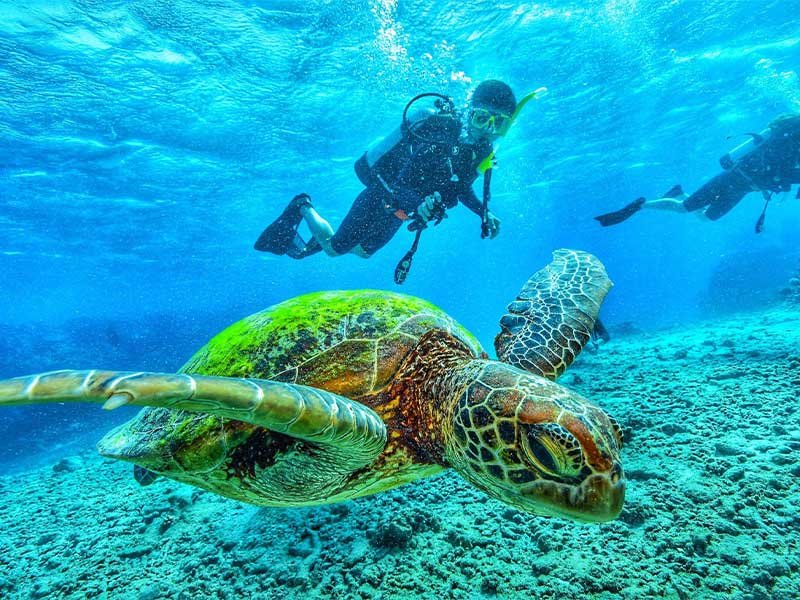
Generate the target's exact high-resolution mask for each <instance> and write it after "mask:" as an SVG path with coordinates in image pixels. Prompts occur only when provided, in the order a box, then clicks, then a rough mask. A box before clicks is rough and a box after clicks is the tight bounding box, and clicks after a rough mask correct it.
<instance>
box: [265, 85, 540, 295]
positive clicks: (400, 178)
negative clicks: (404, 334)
mask: <svg viewBox="0 0 800 600" xmlns="http://www.w3.org/2000/svg"><path fill="white" fill-rule="evenodd" d="M541 91H543V88H541V89H539V90H537V91H536V92H532V93H531V94H528V95H527V96H526V97H525V98H523V99H522V100H521V101H520V102H519V104H517V101H516V98H515V97H514V93H513V91H512V90H511V88H510V87H509V86H508V85H507V84H505V83H503V82H502V81H498V80H488V81H484V82H483V83H481V84H480V85H478V86H477V87H476V88H475V90H474V92H473V93H472V97H471V99H470V105H469V109H468V111H467V115H466V117H464V116H462V115H461V114H460V113H459V112H458V111H457V110H456V108H455V104H454V103H453V100H452V99H451V98H449V97H447V96H443V95H441V94H434V93H428V94H420V95H418V96H416V97H415V98H413V99H412V100H411V101H410V102H409V103H408V104H407V105H406V108H405V110H404V111H403V121H402V125H401V127H400V129H399V130H398V131H396V132H395V133H394V134H392V135H391V136H388V137H387V138H383V139H381V140H379V142H378V143H376V144H374V145H373V146H372V147H371V148H370V149H368V150H367V151H366V152H365V153H364V155H363V156H361V158H359V159H358V161H356V163H355V171H356V175H357V176H358V178H359V179H360V180H361V182H362V183H363V184H364V185H365V186H366V188H365V189H364V190H363V191H362V192H361V193H360V194H359V195H358V197H357V198H356V199H355V201H354V202H353V205H352V206H351V208H350V211H349V212H348V213H347V215H346V216H345V218H344V220H343V221H342V223H341V225H340V226H339V229H338V230H337V231H335V232H334V230H333V227H331V225H330V223H328V221H326V220H325V219H323V218H322V217H321V216H320V214H319V213H318V212H317V211H316V209H315V208H314V207H313V206H312V204H311V198H310V196H309V195H308V194H299V195H297V196H295V197H294V198H293V199H292V200H291V202H290V203H289V205H288V206H287V207H286V209H284V211H283V213H282V214H281V215H280V216H279V217H278V219H277V220H275V222H273V223H272V224H271V225H270V226H269V227H267V228H266V229H265V230H264V232H263V233H262V234H261V236H260V237H259V238H258V241H256V243H255V249H256V250H260V251H262V252H271V253H273V254H278V255H283V254H286V255H287V256H290V257H292V258H296V259H301V258H305V257H306V256H311V255H312V254H316V253H317V252H319V251H320V250H324V251H325V253H326V254H328V255H329V256H341V255H343V254H347V253H353V254H356V255H358V256H361V257H363V258H368V257H370V256H372V254H374V253H375V252H376V251H378V250H379V249H380V248H382V247H383V246H385V245H386V244H387V243H388V242H389V240H391V239H392V237H393V236H394V235H395V234H396V233H397V231H398V230H399V229H400V227H401V226H402V225H403V223H404V222H406V221H408V222H409V226H408V229H409V230H411V231H415V232H416V237H415V239H414V243H413V245H412V247H411V249H410V250H409V252H408V253H407V254H406V256H405V257H404V258H403V260H401V261H400V263H399V264H398V266H397V269H396V271H395V281H396V282H397V283H398V284H399V283H402V282H403V281H404V280H405V277H406V275H407V274H408V269H409V268H410V266H411V259H412V257H413V255H414V252H415V251H416V249H417V245H418V243H419V237H420V234H421V232H422V230H424V229H425V228H427V226H428V223H430V222H433V223H434V224H437V225H438V224H439V223H440V222H441V221H442V219H443V218H444V217H445V216H446V214H445V211H446V210H447V209H449V208H453V207H454V206H456V205H457V204H458V203H459V202H461V203H462V204H464V206H466V207H467V208H468V209H470V210H471V211H472V212H473V213H475V214H476V215H478V216H479V217H480V218H481V237H490V238H494V237H496V236H497V235H498V234H499V232H500V219H498V218H497V217H496V216H495V215H494V214H493V213H492V212H491V211H489V207H488V203H489V197H490V188H489V182H490V181H491V169H492V166H493V164H494V153H495V148H494V142H495V141H496V140H497V139H498V138H500V137H502V136H503V135H505V134H506V133H507V132H508V129H509V128H510V126H511V124H512V123H513V122H514V119H515V118H516V116H517V115H518V114H519V111H520V109H521V108H522V107H523V106H524V105H525V103H527V102H528V101H529V100H530V99H532V98H534V97H535V96H536V94H537V93H539V92H541ZM431 97H432V98H435V102H434V109H433V110H419V109H416V110H414V111H411V109H412V108H415V107H414V105H415V104H416V103H417V102H418V101H420V100H421V99H424V98H431ZM481 174H483V176H484V186H483V199H482V200H481V199H479V198H478V196H477V195H476V194H475V192H474V191H473V189H472V184H473V183H474V182H475V180H476V179H477V178H478V176H479V175H481ZM301 221H305V223H306V224H307V226H308V228H309V230H310V232H311V234H312V236H313V237H312V239H311V240H309V241H308V242H306V241H305V240H303V239H302V238H301V237H300V235H299V234H298V232H297V229H298V227H299V225H300V223H301Z"/></svg>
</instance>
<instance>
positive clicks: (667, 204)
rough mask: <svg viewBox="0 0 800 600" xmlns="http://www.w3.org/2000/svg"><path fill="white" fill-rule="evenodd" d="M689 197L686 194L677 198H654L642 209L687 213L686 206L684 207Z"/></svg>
mask: <svg viewBox="0 0 800 600" xmlns="http://www.w3.org/2000/svg"><path fill="white" fill-rule="evenodd" d="M688 197H689V196H687V195H686V194H684V195H682V196H678V197H676V198H653V199H652V200H647V201H646V202H645V203H644V204H643V205H642V209H648V210H650V209H652V210H666V211H670V212H680V213H685V212H687V210H686V206H685V205H684V200H686V199H687V198H688Z"/></svg>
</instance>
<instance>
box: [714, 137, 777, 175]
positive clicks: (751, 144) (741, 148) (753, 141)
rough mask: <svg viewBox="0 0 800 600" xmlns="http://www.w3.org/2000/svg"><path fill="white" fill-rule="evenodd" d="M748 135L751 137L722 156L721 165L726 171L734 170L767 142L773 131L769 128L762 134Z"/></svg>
mask: <svg viewBox="0 0 800 600" xmlns="http://www.w3.org/2000/svg"><path fill="white" fill-rule="evenodd" d="M746 135H748V136H750V137H749V138H748V139H746V140H745V141H744V142H742V143H741V144H739V145H738V146H736V147H735V148H733V149H732V150H730V151H729V152H726V153H725V154H723V155H722V156H720V158H719V164H720V166H721V167H722V168H723V169H725V170H726V171H730V170H731V169H733V168H734V167H735V166H736V163H738V162H739V161H740V160H741V159H742V158H744V157H745V156H746V155H747V154H749V153H750V152H752V151H753V150H755V149H756V148H758V147H759V146H760V145H761V144H763V143H764V142H765V141H767V140H768V139H769V137H770V136H771V135H772V129H770V128H769V127H767V128H766V129H764V130H763V131H762V132H761V133H748V134H746Z"/></svg>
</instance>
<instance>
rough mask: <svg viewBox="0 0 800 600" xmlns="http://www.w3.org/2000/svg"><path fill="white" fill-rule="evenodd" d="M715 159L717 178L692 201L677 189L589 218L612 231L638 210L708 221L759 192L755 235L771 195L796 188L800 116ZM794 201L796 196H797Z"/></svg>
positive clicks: (776, 122)
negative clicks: (694, 215) (760, 206)
mask: <svg viewBox="0 0 800 600" xmlns="http://www.w3.org/2000/svg"><path fill="white" fill-rule="evenodd" d="M750 136H751V139H750V140H748V141H747V142H745V143H744V144H742V145H741V146H739V147H737V148H735V149H734V150H732V151H731V152H730V153H728V154H726V155H725V156H723V157H722V158H721V159H720V164H721V165H722V167H723V169H724V170H723V171H722V173H720V174H718V175H716V176H714V177H713V178H712V179H710V180H709V181H708V182H707V183H705V184H704V185H703V186H702V187H700V189H698V190H697V191H696V192H694V193H693V194H692V195H690V196H687V195H686V194H685V193H684V192H683V190H682V189H681V186H680V185H677V186H674V187H673V188H672V189H671V190H670V191H668V192H667V193H666V194H665V195H664V197H663V198H657V199H654V200H646V199H645V198H638V199H637V200H634V201H633V202H631V203H630V204H628V205H627V206H625V207H624V208H622V209H620V210H617V211H614V212H610V213H607V214H604V215H600V216H598V217H595V219H596V220H597V221H599V222H600V224H601V225H602V226H603V227H608V226H610V225H617V224H618V223H622V222H623V221H625V220H626V219H628V218H630V217H632V216H633V215H634V214H636V213H637V212H639V211H640V210H642V209H657V210H670V211H675V212H695V211H699V210H700V209H705V210H704V211H703V212H702V213H700V212H698V213H697V214H699V215H701V216H704V217H706V218H708V219H710V220H712V221H716V220H717V219H719V218H721V217H723V216H725V215H726V214H727V213H728V212H729V211H730V210H731V209H733V207H734V206H736V205H737V204H738V203H739V201H740V200H741V199H742V198H744V197H745V196H746V195H747V194H748V193H750V192H754V191H759V192H761V193H762V194H763V196H764V198H765V200H766V202H765V204H764V210H763V211H762V213H761V215H760V217H759V219H758V222H757V223H756V232H757V233H758V232H760V231H761V229H762V227H763V225H764V216H765V211H766V208H767V204H768V203H769V198H770V197H771V194H773V193H778V192H788V191H789V189H790V188H791V186H792V185H793V184H796V183H800V114H789V115H783V116H781V117H778V118H777V119H775V120H774V121H773V122H772V123H770V124H769V127H768V128H767V129H765V130H764V131H762V132H761V133H757V134H756V133H753V134H750ZM798 197H800V190H798Z"/></svg>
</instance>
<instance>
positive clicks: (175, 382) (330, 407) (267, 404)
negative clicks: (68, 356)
mask: <svg viewBox="0 0 800 600" xmlns="http://www.w3.org/2000/svg"><path fill="white" fill-rule="evenodd" d="M52 402H97V403H103V404H104V408H109V409H113V408H117V407H118V406H122V405H125V404H133V405H137V406H154V407H163V408H169V409H176V410H186V411H190V412H199V413H206V414H210V415H216V416H220V417H224V418H228V419H234V420H237V421H242V422H245V423H250V424H252V425H256V426H259V427H264V428H266V429H269V430H271V431H276V432H279V433H283V434H286V435H289V436H292V437H294V438H298V439H301V440H305V441H308V442H313V443H315V444H318V445H320V446H326V447H329V448H331V449H333V450H335V451H336V454H337V461H338V466H339V467H341V469H342V470H343V471H355V470H357V469H360V468H362V467H364V466H366V465H369V464H370V463H372V462H373V461H374V460H375V459H376V458H377V457H378V455H380V453H381V452H382V451H383V448H384V446H385V445H386V439H387V433H386V426H385V425H384V423H383V421H382V420H381V418H380V417H379V416H378V415H377V414H376V413H375V412H374V411H372V410H371V409H369V408H367V407H366V406H363V405H361V404H359V403H357V402H353V401H352V400H349V399H348V398H345V397H343V396H339V395H338V394H334V393H331V392H327V391H324V390H320V389H317V388H312V387H307V386H303V385H296V384H290V383H280V382H276V381H269V380H263V379H238V378H232V377H210V376H201V375H183V374H169V373H131V372H123V371H54V372H51V373H42V374H39V375H31V376H27V377H17V378H15V379H6V380H2V381H0V406H3V405H6V406H9V405H22V404H41V403H52Z"/></svg>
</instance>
